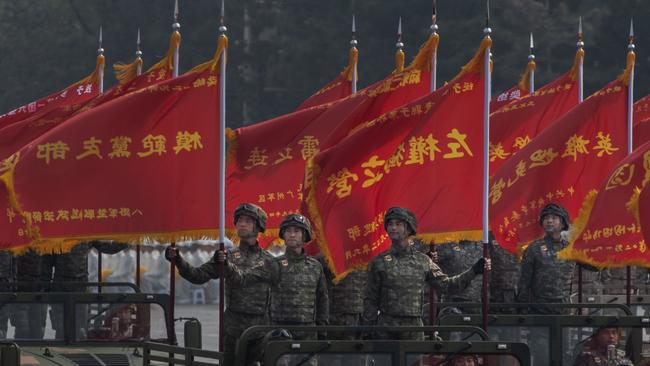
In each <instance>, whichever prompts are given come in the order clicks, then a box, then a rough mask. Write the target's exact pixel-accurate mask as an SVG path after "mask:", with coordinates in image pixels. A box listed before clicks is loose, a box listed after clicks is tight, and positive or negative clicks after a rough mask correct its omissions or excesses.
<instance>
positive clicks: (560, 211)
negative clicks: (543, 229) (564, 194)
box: [539, 203, 569, 231]
mask: <svg viewBox="0 0 650 366" xmlns="http://www.w3.org/2000/svg"><path fill="white" fill-rule="evenodd" d="M547 215H555V216H558V217H559V218H560V219H562V231H566V230H569V213H568V212H567V211H566V210H565V209H564V207H562V206H560V205H558V204H555V203H549V204H548V205H546V206H544V208H543V209H542V212H541V213H540V214H539V224H540V225H543V223H544V217H546V216H547Z"/></svg>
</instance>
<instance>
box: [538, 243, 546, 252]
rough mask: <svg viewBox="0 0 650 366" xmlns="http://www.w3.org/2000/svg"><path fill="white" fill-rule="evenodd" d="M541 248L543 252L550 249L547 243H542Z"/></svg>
mask: <svg viewBox="0 0 650 366" xmlns="http://www.w3.org/2000/svg"><path fill="white" fill-rule="evenodd" d="M539 250H541V251H542V252H545V251H547V250H548V247H547V246H546V244H542V245H541V246H540V247H539Z"/></svg>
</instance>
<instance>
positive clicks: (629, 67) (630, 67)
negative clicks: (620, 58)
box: [618, 51, 636, 85]
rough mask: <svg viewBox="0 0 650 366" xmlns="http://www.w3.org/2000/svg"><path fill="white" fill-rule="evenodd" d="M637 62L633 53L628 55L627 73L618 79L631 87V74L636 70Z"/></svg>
mask: <svg viewBox="0 0 650 366" xmlns="http://www.w3.org/2000/svg"><path fill="white" fill-rule="evenodd" d="M635 61H636V55H635V54H634V52H633V51H630V52H628V53H627V57H626V60H625V71H623V73H622V74H621V76H619V77H618V79H619V80H621V81H623V83H624V84H625V85H630V73H632V70H633V69H634V63H635Z"/></svg>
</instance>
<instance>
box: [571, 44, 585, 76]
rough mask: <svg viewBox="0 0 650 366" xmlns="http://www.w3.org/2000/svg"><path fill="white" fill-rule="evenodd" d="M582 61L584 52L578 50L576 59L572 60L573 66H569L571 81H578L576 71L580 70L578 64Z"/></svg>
mask: <svg viewBox="0 0 650 366" xmlns="http://www.w3.org/2000/svg"><path fill="white" fill-rule="evenodd" d="M584 59H585V50H583V49H582V48H580V49H578V50H577V51H576V57H575V59H574V60H573V66H571V70H570V71H569V72H570V75H571V80H574V81H575V80H577V79H578V71H579V70H580V64H581V63H582V61H583V60H584Z"/></svg>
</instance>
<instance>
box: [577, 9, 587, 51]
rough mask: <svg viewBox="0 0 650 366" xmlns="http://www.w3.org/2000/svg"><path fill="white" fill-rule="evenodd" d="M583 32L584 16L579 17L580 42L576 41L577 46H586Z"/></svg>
mask: <svg viewBox="0 0 650 366" xmlns="http://www.w3.org/2000/svg"><path fill="white" fill-rule="evenodd" d="M582 37H583V34H582V16H580V17H578V43H576V46H578V48H582V47H584V46H585V42H584V41H583V38H582Z"/></svg>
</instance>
